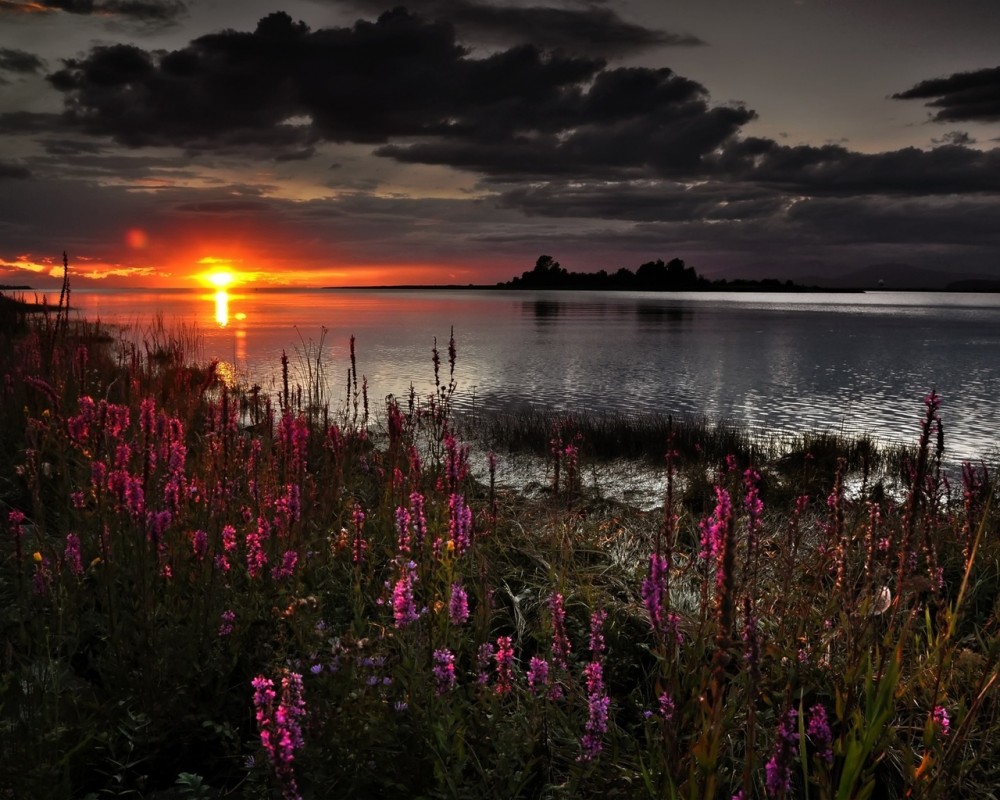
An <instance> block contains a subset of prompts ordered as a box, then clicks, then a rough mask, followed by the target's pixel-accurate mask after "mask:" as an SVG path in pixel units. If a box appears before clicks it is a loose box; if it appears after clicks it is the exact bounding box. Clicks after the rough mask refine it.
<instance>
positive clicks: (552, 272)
mask: <svg viewBox="0 0 1000 800" xmlns="http://www.w3.org/2000/svg"><path fill="white" fill-rule="evenodd" d="M497 286H498V287H501V288H504V289H604V290H621V291H629V290H631V291H643V292H687V291H712V290H716V289H719V290H721V289H725V290H729V291H732V290H740V289H754V290H761V291H795V290H799V291H801V290H802V289H803V288H804V287H801V286H798V285H796V284H794V283H792V281H785V282H782V281H779V280H777V279H775V278H767V279H764V280H758V281H752V280H735V281H727V280H724V279H723V280H717V281H710V280H709V279H708V278H705V277H703V276H701V275H699V274H698V273H697V272H696V271H695V268H694V267H689V266H687V265H686V264H685V263H684V260H683V259H680V258H672V259H670V261H667V262H666V263H664V261H663V259H657V260H656V261H647V262H646V263H645V264H642V265H640V266H639V268H638V269H636V271H635V272H633V271H632V270H630V269H628V268H626V267H622V268H620V269H618V270H617V271H615V272H608V271H607V270H605V269H602V270H599V271H598V272H569V271H567V270H566V268H565V267H562V266H561V265H560V264H559V262H558V261H556V260H555V259H554V258H552V256H548V255H542V256H539V257H538V260H537V261H536V262H535V267H534V269H531V270H526V271H524V272H522V273H521V275H520V277H516V278H512V279H511V280H509V281H507V282H500V283H498V284H497Z"/></svg>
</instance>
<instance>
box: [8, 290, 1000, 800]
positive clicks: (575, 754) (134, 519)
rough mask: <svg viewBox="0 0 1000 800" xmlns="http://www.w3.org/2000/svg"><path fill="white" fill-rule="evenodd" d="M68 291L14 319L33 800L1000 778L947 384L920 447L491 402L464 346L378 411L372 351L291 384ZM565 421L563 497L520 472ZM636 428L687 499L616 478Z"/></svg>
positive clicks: (945, 790)
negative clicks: (461, 373) (324, 378)
mask: <svg viewBox="0 0 1000 800" xmlns="http://www.w3.org/2000/svg"><path fill="white" fill-rule="evenodd" d="M65 288H66V295H67V299H68V288H69V287H68V280H67V283H66V286H65ZM64 308H65V306H64V304H63V303H62V302H60V306H59V308H58V309H57V310H55V311H50V312H48V313H44V314H40V315H32V316H31V317H29V318H27V319H24V320H21V321H20V323H19V324H17V325H13V326H11V327H10V329H9V330H7V329H5V330H3V331H2V332H0V336H2V340H0V797H5V798H6V797H10V798H42V797H44V798H110V797H133V798H135V797H147V798H161V799H162V798H167V797H241V798H244V797H245V798H260V799H261V800H262V799H263V798H274V797H284V798H293V797H299V796H301V797H306V798H324V797H343V798H362V799H366V800H367V799H368V798H377V797H419V798H495V799H496V800H507V799H508V798H567V799H569V798H618V797H620V798H643V797H649V798H660V797H684V798H703V799H704V800H713V799H714V798H719V797H721V798H730V797H733V796H738V797H743V798H758V797H759V798H763V797H774V798H791V797H806V796H808V797H812V798H841V799H842V800H847V799H848V798H859V799H860V798H868V797H876V798H904V797H908V798H909V797H912V798H931V797H942V798H950V797H984V796H990V793H991V792H992V791H993V790H994V789H995V787H996V786H997V785H998V783H1000V705H998V696H997V677H998V675H1000V672H998V656H1000V630H998V625H997V610H998V605H997V604H998V601H1000V537H998V536H997V533H998V514H997V512H996V509H995V504H994V491H995V484H996V482H995V478H994V477H993V474H994V473H993V471H992V470H988V469H987V466H986V464H984V463H980V464H967V465H964V467H963V468H962V470H961V474H958V475H952V476H951V477H950V478H949V476H948V475H947V473H946V471H945V465H944V464H943V462H942V445H943V441H942V440H941V437H942V436H943V434H942V425H941V420H940V419H939V416H938V402H937V398H936V397H935V396H934V395H933V394H932V395H929V396H928V397H927V398H925V401H924V404H923V406H922V407H921V405H920V403H919V401H917V402H915V403H914V416H915V418H919V419H920V420H921V425H920V435H919V439H918V440H917V441H916V442H914V443H913V444H912V445H911V446H909V447H907V448H895V447H885V446H882V445H880V444H879V443H877V442H873V441H870V440H867V439H861V440H844V439H842V438H840V437H835V436H830V435H821V434H805V433H804V434H803V435H802V437H801V438H797V439H796V440H795V441H791V442H788V441H786V442H778V441H771V440H768V439H766V438H763V439H762V438H760V437H757V436H754V435H751V434H750V433H748V432H745V431H740V430H738V429H734V428H731V427H727V426H713V425H708V424H704V423H690V422H685V423H684V424H681V423H680V422H677V421H673V420H671V419H670V418H669V417H666V418H663V419H658V420H648V419H647V420H635V419H630V418H626V417H613V416H612V417H603V418H601V417H596V418H592V419H577V420H573V419H566V418H562V417H547V416H544V415H533V414H521V415H512V416H507V417H503V416H496V417H491V418H486V417H482V418H472V419H467V420H462V421H461V422H460V423H459V421H457V420H456V419H455V417H454V415H453V413H452V402H453V399H454V397H455V394H456V392H458V391H460V387H459V386H458V384H457V379H456V377H455V375H456V373H455V365H456V361H457V359H458V353H457V350H456V344H455V343H454V342H450V343H449V347H448V352H447V357H446V358H442V355H443V354H441V353H439V352H438V350H437V347H436V345H435V346H434V347H433V349H431V348H430V347H429V348H428V349H429V353H428V355H429V364H428V378H429V380H428V384H429V387H428V389H427V391H426V392H419V391H417V390H414V391H413V392H412V393H411V395H410V397H409V398H408V399H406V400H403V401H397V400H396V399H394V398H388V400H387V401H386V403H385V404H384V405H380V406H379V407H377V408H375V407H371V408H370V406H369V398H368V397H367V392H366V387H365V381H364V378H363V376H361V378H360V380H359V366H358V364H357V363H356V360H355V358H354V355H353V347H352V350H351V353H352V354H351V359H350V364H349V365H346V366H347V369H348V370H349V373H348V374H349V375H350V376H351V379H350V381H349V384H348V393H347V396H346V398H344V399H343V400H342V401H341V404H340V405H334V404H331V403H330V402H329V401H328V400H326V399H325V397H324V395H323V386H322V384H321V381H319V380H318V379H317V380H316V381H315V383H314V382H313V378H314V377H315V376H316V375H317V374H318V373H319V366H320V365H319V364H318V363H317V364H316V371H315V372H310V373H309V375H308V385H306V386H303V387H297V386H296V385H295V379H294V377H292V376H290V375H289V367H288V363H287V360H285V361H284V362H283V363H282V365H280V368H281V370H282V374H283V377H282V380H281V382H280V384H279V389H278V391H277V393H275V394H274V395H273V396H272V395H268V394H267V393H264V392H262V391H261V390H260V389H259V387H242V386H238V385H232V384H227V383H226V382H225V381H223V380H222V378H221V375H220V373H219V372H218V371H217V370H216V369H215V367H214V365H212V364H207V365H205V364H201V365H195V364H192V363H190V359H189V358H188V356H187V353H189V352H190V351H191V343H190V342H185V341H184V339H183V338H181V337H179V336H177V335H175V334H171V333H170V332H169V331H162V330H160V331H157V330H153V331H152V332H150V333H149V334H148V335H147V337H146V339H145V340H143V341H133V340H129V339H125V338H121V339H119V338H115V337H111V338H109V337H108V336H107V331H104V330H100V329H98V328H96V327H95V326H91V325H85V324H73V323H69V322H68V320H67V319H66V315H65V313H64ZM460 431H461V432H462V434H464V435H465V436H467V438H468V439H469V440H471V441H475V442H484V443H486V445H485V448H484V449H487V448H489V451H488V452H483V453H480V454H478V457H477V453H475V452H474V451H473V450H472V449H471V448H470V446H469V445H468V444H465V443H463V441H462V439H461V438H460ZM532 448H533V449H534V452H536V453H537V454H538V457H539V458H540V459H541V460H542V462H543V463H544V464H545V465H546V468H545V474H546V480H545V486H544V490H543V491H540V492H536V493H534V494H532V495H530V496H529V495H528V494H526V493H524V492H521V491H519V488H518V487H504V486H501V485H499V484H498V483H497V481H496V480H495V475H496V473H495V469H496V464H497V460H498V459H499V460H501V461H502V460H503V459H504V458H506V457H508V456H507V453H508V451H509V450H511V449H514V450H518V451H521V450H524V449H532ZM658 452H659V456H658V455H657V453H658ZM615 456H626V457H629V458H644V459H647V460H648V462H649V463H652V464H655V463H657V460H658V459H659V462H658V463H659V468H660V469H661V470H662V503H661V504H660V508H658V509H657V510H655V511H642V510H639V509H637V508H633V507H630V506H629V505H627V504H624V503H620V502H616V501H615V500H613V499H610V498H609V497H607V496H604V495H602V494H601V493H600V492H598V491H597V490H595V489H594V488H593V487H592V486H590V485H589V484H588V482H587V481H586V475H587V471H588V465H589V464H592V463H594V462H596V461H597V460H601V459H605V458H611V457H615ZM475 463H481V464H482V467H481V468H479V469H478V470H477V469H474V468H473V465H474V464H475Z"/></svg>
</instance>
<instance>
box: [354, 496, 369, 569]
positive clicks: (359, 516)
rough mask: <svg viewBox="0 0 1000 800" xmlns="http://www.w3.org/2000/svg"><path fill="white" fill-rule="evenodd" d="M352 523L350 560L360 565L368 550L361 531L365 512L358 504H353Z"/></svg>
mask: <svg viewBox="0 0 1000 800" xmlns="http://www.w3.org/2000/svg"><path fill="white" fill-rule="evenodd" d="M351 519H352V520H353V521H354V543H353V545H352V547H351V560H352V561H353V562H354V563H355V564H360V563H361V562H363V561H364V560H365V551H366V550H367V549H368V542H366V541H365V539H364V535H363V531H364V526H365V512H364V511H363V510H362V509H361V505H360V504H359V503H355V504H354V513H353V514H352V515H351Z"/></svg>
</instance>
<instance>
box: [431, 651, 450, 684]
mask: <svg viewBox="0 0 1000 800" xmlns="http://www.w3.org/2000/svg"><path fill="white" fill-rule="evenodd" d="M431 671H432V672H433V674H434V691H435V692H437V694H444V693H445V692H450V691H451V690H452V689H454V688H455V655H454V653H452V652H451V650H449V649H448V648H446V647H442V648H441V649H440V650H435V651H434V668H433V670H431Z"/></svg>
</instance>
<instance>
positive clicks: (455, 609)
mask: <svg viewBox="0 0 1000 800" xmlns="http://www.w3.org/2000/svg"><path fill="white" fill-rule="evenodd" d="M448 617H449V618H450V619H451V624H452V625H463V624H465V622H466V621H468V619H469V596H468V594H466V592H465V589H463V588H462V584H460V583H453V584H452V585H451V598H450V599H449V600H448Z"/></svg>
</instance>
